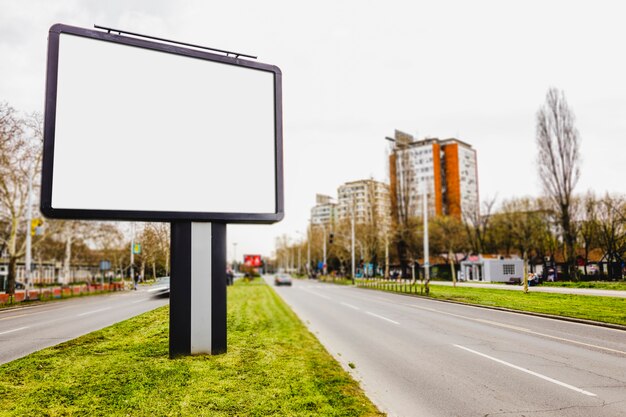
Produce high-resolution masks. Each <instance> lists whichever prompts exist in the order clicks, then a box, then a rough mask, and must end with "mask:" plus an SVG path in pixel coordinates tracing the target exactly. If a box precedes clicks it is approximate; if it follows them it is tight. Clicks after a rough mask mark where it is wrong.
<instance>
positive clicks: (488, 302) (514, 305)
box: [366, 282, 626, 326]
mask: <svg viewBox="0 0 626 417" xmlns="http://www.w3.org/2000/svg"><path fill="white" fill-rule="evenodd" d="M366 286H367V288H372V289H377V290H382V291H389V292H399V293H407V294H414V295H420V289H421V288H420V284H419V283H417V284H415V285H408V284H401V283H395V282H382V283H381V282H371V283H367V284H366ZM428 297H430V298H436V299H442V300H450V301H457V302H461V303H468V304H477V305H484V306H489V307H502V308H509V309H513V310H520V311H529V312H534V313H542V314H552V315H556V316H563V317H572V318H578V319H584V320H592V321H599V322H604V323H611V324H620V325H624V326H626V299H625V298H618V297H598V296H591V295H571V294H553V293H543V292H533V291H532V289H531V290H530V291H529V292H528V293H527V294H524V293H523V292H522V291H513V290H501V289H492V288H471V287H448V286H443V285H431V286H430V294H429V296H428Z"/></svg>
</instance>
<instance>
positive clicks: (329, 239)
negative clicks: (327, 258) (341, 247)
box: [328, 233, 335, 245]
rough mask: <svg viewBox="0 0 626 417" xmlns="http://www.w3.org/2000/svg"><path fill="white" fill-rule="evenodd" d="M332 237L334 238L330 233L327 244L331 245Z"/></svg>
mask: <svg viewBox="0 0 626 417" xmlns="http://www.w3.org/2000/svg"><path fill="white" fill-rule="evenodd" d="M334 237H335V234H334V233H331V234H330V235H329V238H328V243H330V244H331V245H332V244H333V238H334Z"/></svg>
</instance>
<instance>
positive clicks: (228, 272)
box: [226, 268, 235, 285]
mask: <svg viewBox="0 0 626 417" xmlns="http://www.w3.org/2000/svg"><path fill="white" fill-rule="evenodd" d="M234 281H235V274H234V273H233V270H232V269H230V268H228V269H227V270H226V285H233V283H234Z"/></svg>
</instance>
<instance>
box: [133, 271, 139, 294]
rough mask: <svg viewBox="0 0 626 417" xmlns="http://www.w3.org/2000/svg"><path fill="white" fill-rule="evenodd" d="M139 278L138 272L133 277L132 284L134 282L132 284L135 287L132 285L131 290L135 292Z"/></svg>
mask: <svg viewBox="0 0 626 417" xmlns="http://www.w3.org/2000/svg"><path fill="white" fill-rule="evenodd" d="M139 278H140V275H139V272H137V273H136V274H135V276H134V277H133V282H134V284H135V285H134V287H133V289H134V290H135V291H137V284H139Z"/></svg>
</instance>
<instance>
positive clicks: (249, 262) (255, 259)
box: [243, 255, 262, 268]
mask: <svg viewBox="0 0 626 417" xmlns="http://www.w3.org/2000/svg"><path fill="white" fill-rule="evenodd" d="M243 264H244V265H245V266H252V267H254V268H258V267H260V266H261V264H262V262H261V255H243Z"/></svg>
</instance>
